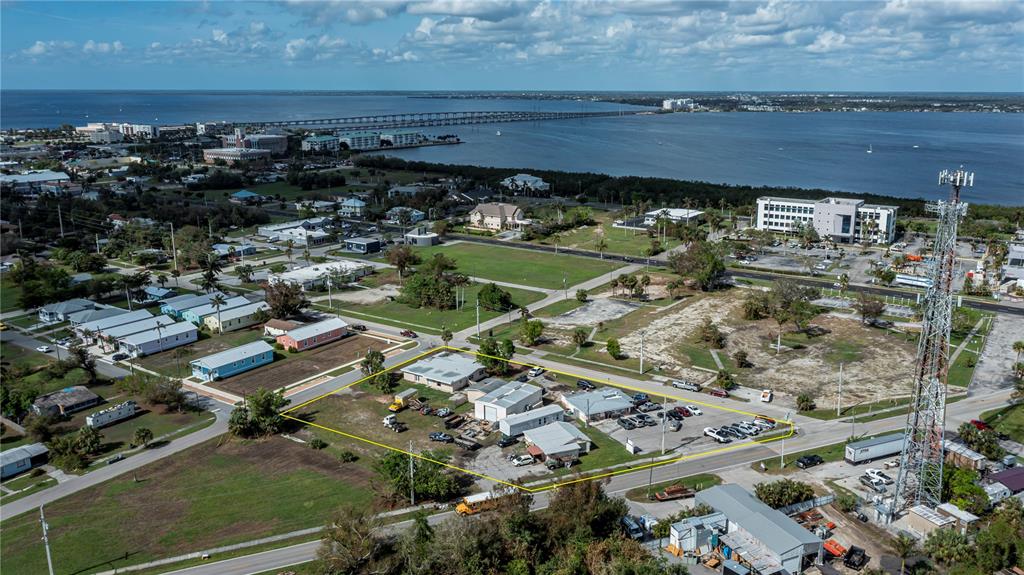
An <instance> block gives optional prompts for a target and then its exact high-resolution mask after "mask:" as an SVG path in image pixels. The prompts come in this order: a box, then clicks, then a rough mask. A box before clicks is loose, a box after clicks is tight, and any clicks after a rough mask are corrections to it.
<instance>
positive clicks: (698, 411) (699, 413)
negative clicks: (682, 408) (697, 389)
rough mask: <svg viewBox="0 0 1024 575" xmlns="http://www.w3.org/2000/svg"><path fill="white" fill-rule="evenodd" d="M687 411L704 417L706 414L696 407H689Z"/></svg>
mask: <svg viewBox="0 0 1024 575" xmlns="http://www.w3.org/2000/svg"><path fill="white" fill-rule="evenodd" d="M686 409H688V410H690V413H692V414H693V415H704V412H703V411H701V410H700V408H699V407H697V406H696V405H687V406H686Z"/></svg>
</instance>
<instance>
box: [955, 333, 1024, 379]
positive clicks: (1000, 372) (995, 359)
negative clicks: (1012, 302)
mask: <svg viewBox="0 0 1024 575" xmlns="http://www.w3.org/2000/svg"><path fill="white" fill-rule="evenodd" d="M1022 333H1024V332H1022V330H1021V327H1020V320H1019V319H1018V318H1016V317H1012V316H1009V315H1006V314H996V317H995V319H994V320H993V321H992V329H991V331H989V334H988V340H987V341H986V342H985V349H984V350H982V352H981V358H980V359H979V360H978V365H977V367H975V368H974V381H972V382H971V387H970V389H968V390H967V394H968V395H972V396H973V395H984V394H986V393H992V392H995V391H999V390H1002V389H1009V388H1012V387H1013V384H1014V381H1013V379H1014V378H1013V373H1012V370H1013V362H1014V360H1015V359H1016V357H1017V354H1016V353H1014V351H1013V342H1015V341H1019V340H1021V339H1024V335H1022Z"/></svg>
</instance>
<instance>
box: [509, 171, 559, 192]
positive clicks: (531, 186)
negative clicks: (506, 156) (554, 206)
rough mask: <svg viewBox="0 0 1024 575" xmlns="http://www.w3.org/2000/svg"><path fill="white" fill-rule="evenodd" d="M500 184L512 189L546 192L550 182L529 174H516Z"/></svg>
mask: <svg viewBox="0 0 1024 575" xmlns="http://www.w3.org/2000/svg"><path fill="white" fill-rule="evenodd" d="M501 185H503V186H505V187H506V188H508V189H510V190H512V191H514V192H519V191H530V192H546V191H548V190H549V189H551V184H549V183H547V182H545V181H544V180H542V179H540V178H538V177H537V176H531V175H530V174H516V175H514V176H509V177H507V178H505V179H504V180H502V181H501Z"/></svg>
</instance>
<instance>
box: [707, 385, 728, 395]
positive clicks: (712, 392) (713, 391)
mask: <svg viewBox="0 0 1024 575" xmlns="http://www.w3.org/2000/svg"><path fill="white" fill-rule="evenodd" d="M708 394H710V395H713V396H715V397H729V392H728V391H726V390H724V389H718V388H717V387H712V388H710V389H708Z"/></svg>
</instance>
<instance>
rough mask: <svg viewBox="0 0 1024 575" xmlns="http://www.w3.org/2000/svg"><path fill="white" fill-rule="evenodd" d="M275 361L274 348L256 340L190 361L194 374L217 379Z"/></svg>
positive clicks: (201, 377)
mask: <svg viewBox="0 0 1024 575" xmlns="http://www.w3.org/2000/svg"><path fill="white" fill-rule="evenodd" d="M273 361H274V348H273V347H271V346H270V344H268V343H267V342H265V341H254V342H252V343H247V344H245V345H240V346H238V347H233V348H231V349H228V350H224V351H222V352H220V353H215V354H213V355H208V356H206V357H201V358H199V359H194V360H192V361H190V362H189V365H190V366H191V367H192V376H193V377H198V378H199V379H202V380H203V381H216V380H218V379H224V378H227V377H231V376H232V375H237V374H239V373H242V372H246V371H249V370H250V369H255V368H257V367H260V366H263V365H267V364H268V363H271V362H273Z"/></svg>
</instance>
